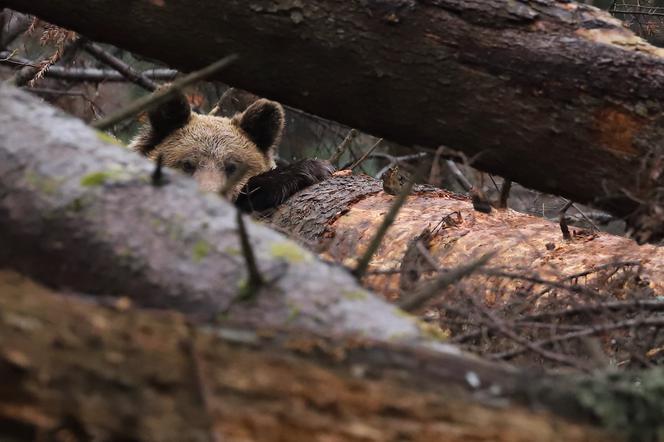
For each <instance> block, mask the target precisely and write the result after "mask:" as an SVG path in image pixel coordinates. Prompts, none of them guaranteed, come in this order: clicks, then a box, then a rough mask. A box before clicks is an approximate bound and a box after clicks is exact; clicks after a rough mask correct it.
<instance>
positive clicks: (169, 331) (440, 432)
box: [0, 272, 663, 442]
mask: <svg viewBox="0 0 664 442" xmlns="http://www.w3.org/2000/svg"><path fill="white" fill-rule="evenodd" d="M0 312H1V314H0V374H2V388H0V438H1V439H2V440H9V441H13V440H16V441H19V440H70V441H83V440H104V441H110V440H145V441H153V440H159V441H167V440H177V441H183V442H186V441H208V440H209V441H215V440H217V441H218V440H224V441H245V440H252V441H266V442H267V441H288V442H298V441H303V442H304V441H306V442H310V441H314V440H326V441H344V442H351V441H358V442H359V441H362V442H367V441H403V440H413V441H436V442H440V441H448V442H451V441H467V440H471V439H472V440H475V441H497V440H505V441H524V442H526V441H534V440H565V441H570V442H573V441H586V442H588V441H602V442H606V441H619V440H627V439H628V438H630V437H631V438H639V440H649V439H648V438H652V437H655V436H654V435H655V434H656V431H658V428H659V429H660V430H661V428H662V427H661V426H662V422H663V420H662V407H660V408H657V405H658V403H657V402H651V403H649V402H648V400H647V399H649V398H648V397H647V396H646V395H645V394H643V393H641V394H638V393H637V389H634V388H633V387H632V388H631V389H630V388H625V386H624V385H622V384H620V383H619V381H618V378H614V379H609V378H606V379H601V378H600V379H596V380H591V379H582V378H547V377H542V376H536V377H535V376H532V375H528V374H526V373H522V372H519V371H515V370H512V369H509V368H503V367H500V366H491V365H488V364H486V363H483V362H480V361H477V360H475V359H474V358H465V357H461V356H455V355H449V354H447V355H446V354H441V353H437V352H430V351H425V350H414V349H412V348H407V347H402V346H399V345H385V344H380V343H376V342H373V341H372V340H369V339H361V338H355V339H337V340H330V339H328V338H324V337H320V336H317V335H311V334H307V333H306V332H305V333H290V334H289V333H283V332H280V331H274V330H273V331H268V330H263V331H257V330H255V329H241V328H216V329H213V328H209V327H208V328H201V327H198V326H194V325H192V324H190V323H188V322H187V320H186V319H185V318H184V317H183V316H182V315H180V314H177V313H160V312H146V311H141V310H135V309H133V308H131V307H128V306H127V305H126V304H125V303H123V302H118V303H116V304H114V305H113V306H108V307H99V306H97V305H95V304H92V303H90V302H85V301H82V300H77V299H76V298H73V297H71V296H67V297H65V296H62V295H58V294H54V293H51V292H49V290H47V289H45V288H43V287H40V286H38V285H34V284H33V283H31V282H29V281H25V280H24V279H22V278H21V277H20V276H17V275H16V274H9V273H7V272H0ZM654 373H655V371H653V374H654ZM640 379H641V385H646V384H647V385H650V384H649V381H647V380H648V376H646V375H643V377H641V378H640ZM634 385H636V384H634ZM632 390H633V391H632ZM600 404H601V406H600ZM659 404H661V401H660V402H659ZM607 410H611V413H613V414H610V413H607ZM627 410H630V411H633V412H628V411H627ZM628 414H629V415H630V416H632V418H631V421H629V422H626V419H625V418H624V416H627V415H628ZM612 419H615V420H612ZM653 440H654V439H653Z"/></svg>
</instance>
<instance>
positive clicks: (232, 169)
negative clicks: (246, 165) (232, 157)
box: [224, 163, 237, 176]
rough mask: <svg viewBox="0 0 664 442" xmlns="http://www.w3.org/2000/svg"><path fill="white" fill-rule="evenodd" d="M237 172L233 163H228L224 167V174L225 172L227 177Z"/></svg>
mask: <svg viewBox="0 0 664 442" xmlns="http://www.w3.org/2000/svg"><path fill="white" fill-rule="evenodd" d="M236 171H237V164H235V163H228V164H226V165H225V166H224V172H226V175H227V176H231V175H233V174H234V173H235V172H236Z"/></svg>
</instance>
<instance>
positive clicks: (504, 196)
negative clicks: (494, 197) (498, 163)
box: [498, 179, 512, 209]
mask: <svg viewBox="0 0 664 442" xmlns="http://www.w3.org/2000/svg"><path fill="white" fill-rule="evenodd" d="M510 190H512V180H508V179H505V180H503V185H502V186H500V200H499V202H498V207H499V208H501V209H506V208H507V200H509V198H510Z"/></svg>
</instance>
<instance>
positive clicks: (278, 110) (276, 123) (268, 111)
mask: <svg viewBox="0 0 664 442" xmlns="http://www.w3.org/2000/svg"><path fill="white" fill-rule="evenodd" d="M285 120H286V118H285V117H284V108H283V107H282V106H281V105H280V104H279V103H276V102H274V101H270V100H266V99H264V98H261V99H259V100H256V101H255V102H254V103H253V104H252V105H251V106H249V107H248V108H247V109H246V110H245V111H244V112H242V113H241V114H240V115H236V116H235V117H233V122H234V123H235V124H237V125H238V127H240V128H241V129H242V130H243V131H244V132H245V133H246V134H247V135H248V136H249V138H250V139H251V141H253V142H254V144H256V146H258V148H259V149H260V150H261V151H262V152H263V153H268V152H269V151H270V149H272V148H273V147H275V146H276V145H277V144H279V141H281V134H282V132H283V131H284V122H285Z"/></svg>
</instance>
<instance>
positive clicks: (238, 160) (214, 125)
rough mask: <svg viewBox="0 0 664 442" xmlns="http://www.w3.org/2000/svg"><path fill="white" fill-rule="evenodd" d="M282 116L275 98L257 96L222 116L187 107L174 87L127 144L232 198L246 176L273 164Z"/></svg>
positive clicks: (185, 99) (187, 104)
mask: <svg viewBox="0 0 664 442" xmlns="http://www.w3.org/2000/svg"><path fill="white" fill-rule="evenodd" d="M284 121H285V118H284V110H283V107H282V106H281V105H280V104H279V103H276V102H274V101H270V100H266V99H259V100H257V101H255V102H254V103H253V104H251V105H250V106H249V107H248V108H247V109H246V110H245V111H244V112H242V113H240V114H237V115H235V116H234V117H233V118H225V117H216V116H209V115H201V114H197V113H195V112H192V110H191V107H190V105H189V102H188V101H187V98H186V97H185V96H184V95H183V94H182V93H177V94H176V95H175V96H174V97H173V98H171V99H169V100H168V101H166V102H164V103H163V104H161V105H158V106H157V107H155V108H154V109H153V110H151V111H150V112H149V113H148V123H146V124H145V125H144V126H143V128H141V130H140V132H139V134H138V135H137V136H136V137H135V138H134V139H133V141H132V142H131V144H130V147H131V148H132V149H134V150H136V151H138V152H140V153H142V154H143V155H145V156H147V157H149V158H151V159H153V160H157V159H158V158H161V161H162V164H163V165H164V166H168V167H172V168H176V169H180V170H182V171H183V172H185V173H187V174H189V175H192V176H193V177H194V179H195V180H196V182H197V183H198V186H199V188H200V189H201V190H204V191H211V192H220V191H222V190H223V191H225V192H226V195H228V196H229V197H230V198H231V199H232V200H235V199H236V198H237V196H238V195H239V193H240V191H241V189H242V188H243V186H244V185H245V184H246V183H247V182H248V181H249V179H250V178H251V177H253V176H256V175H259V174H261V173H263V172H267V171H269V170H271V169H273V168H274V167H275V160H274V159H275V151H276V148H277V145H278V144H279V142H280V141H281V135H282V133H283V130H284ZM229 184H232V185H231V186H230V187H229Z"/></svg>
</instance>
